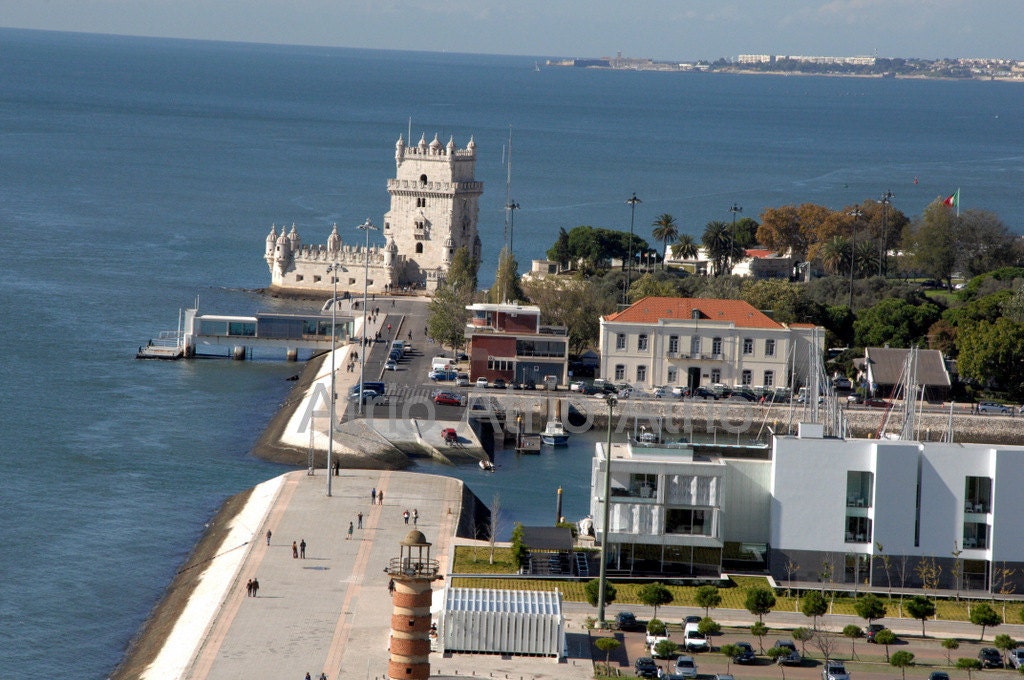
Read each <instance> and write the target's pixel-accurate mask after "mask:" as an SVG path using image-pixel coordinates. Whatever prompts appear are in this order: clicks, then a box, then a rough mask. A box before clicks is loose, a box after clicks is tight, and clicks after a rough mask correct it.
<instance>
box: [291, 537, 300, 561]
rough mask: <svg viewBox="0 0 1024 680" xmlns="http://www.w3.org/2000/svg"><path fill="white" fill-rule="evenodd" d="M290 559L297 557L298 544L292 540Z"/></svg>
mask: <svg viewBox="0 0 1024 680" xmlns="http://www.w3.org/2000/svg"><path fill="white" fill-rule="evenodd" d="M292 559H294V560H297V559H299V544H298V543H296V542H295V541H292Z"/></svg>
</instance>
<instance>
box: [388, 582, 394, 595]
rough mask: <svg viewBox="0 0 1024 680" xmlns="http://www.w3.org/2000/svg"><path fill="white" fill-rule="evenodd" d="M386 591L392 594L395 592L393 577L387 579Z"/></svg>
mask: <svg viewBox="0 0 1024 680" xmlns="http://www.w3.org/2000/svg"><path fill="white" fill-rule="evenodd" d="M388 592H389V593H390V594H392V595H394V594H395V579H390V580H388Z"/></svg>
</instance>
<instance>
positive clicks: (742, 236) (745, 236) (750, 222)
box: [729, 217, 761, 248]
mask: <svg viewBox="0 0 1024 680" xmlns="http://www.w3.org/2000/svg"><path fill="white" fill-rule="evenodd" d="M760 226H761V225H759V224H758V223H757V220H755V219H753V218H751V217H741V218H740V219H738V220H736V223H735V224H733V225H732V226H731V227H730V229H729V231H731V232H732V237H733V240H735V241H736V243H738V244H740V246H742V247H743V248H753V247H754V246H756V245H757V228H758V227H760Z"/></svg>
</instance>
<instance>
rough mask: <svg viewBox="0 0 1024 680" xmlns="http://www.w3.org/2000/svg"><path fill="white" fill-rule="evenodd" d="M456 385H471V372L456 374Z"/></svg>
mask: <svg viewBox="0 0 1024 680" xmlns="http://www.w3.org/2000/svg"><path fill="white" fill-rule="evenodd" d="M455 386H456V387H469V374H468V373H459V374H457V375H456V376H455Z"/></svg>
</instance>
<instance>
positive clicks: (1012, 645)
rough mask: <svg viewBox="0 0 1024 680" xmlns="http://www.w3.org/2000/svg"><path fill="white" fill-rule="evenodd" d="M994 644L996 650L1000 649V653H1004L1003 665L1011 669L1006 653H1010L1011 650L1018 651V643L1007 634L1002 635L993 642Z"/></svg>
mask: <svg viewBox="0 0 1024 680" xmlns="http://www.w3.org/2000/svg"><path fill="white" fill-rule="evenodd" d="M992 644H994V645H995V646H996V649H998V650H999V651H1001V652H1002V653H1003V664H1004V665H1005V666H1006V667H1007V668H1009V667H1010V663H1009V661H1007V659H1006V653H1007V652H1009V651H1010V650H1011V649H1016V647H1017V641H1016V640H1014V639H1013V638H1012V637H1010V636H1009V635H1007V634H1006V633H1000V634H999V635H997V636H996V637H995V639H994V640H993V641H992Z"/></svg>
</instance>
